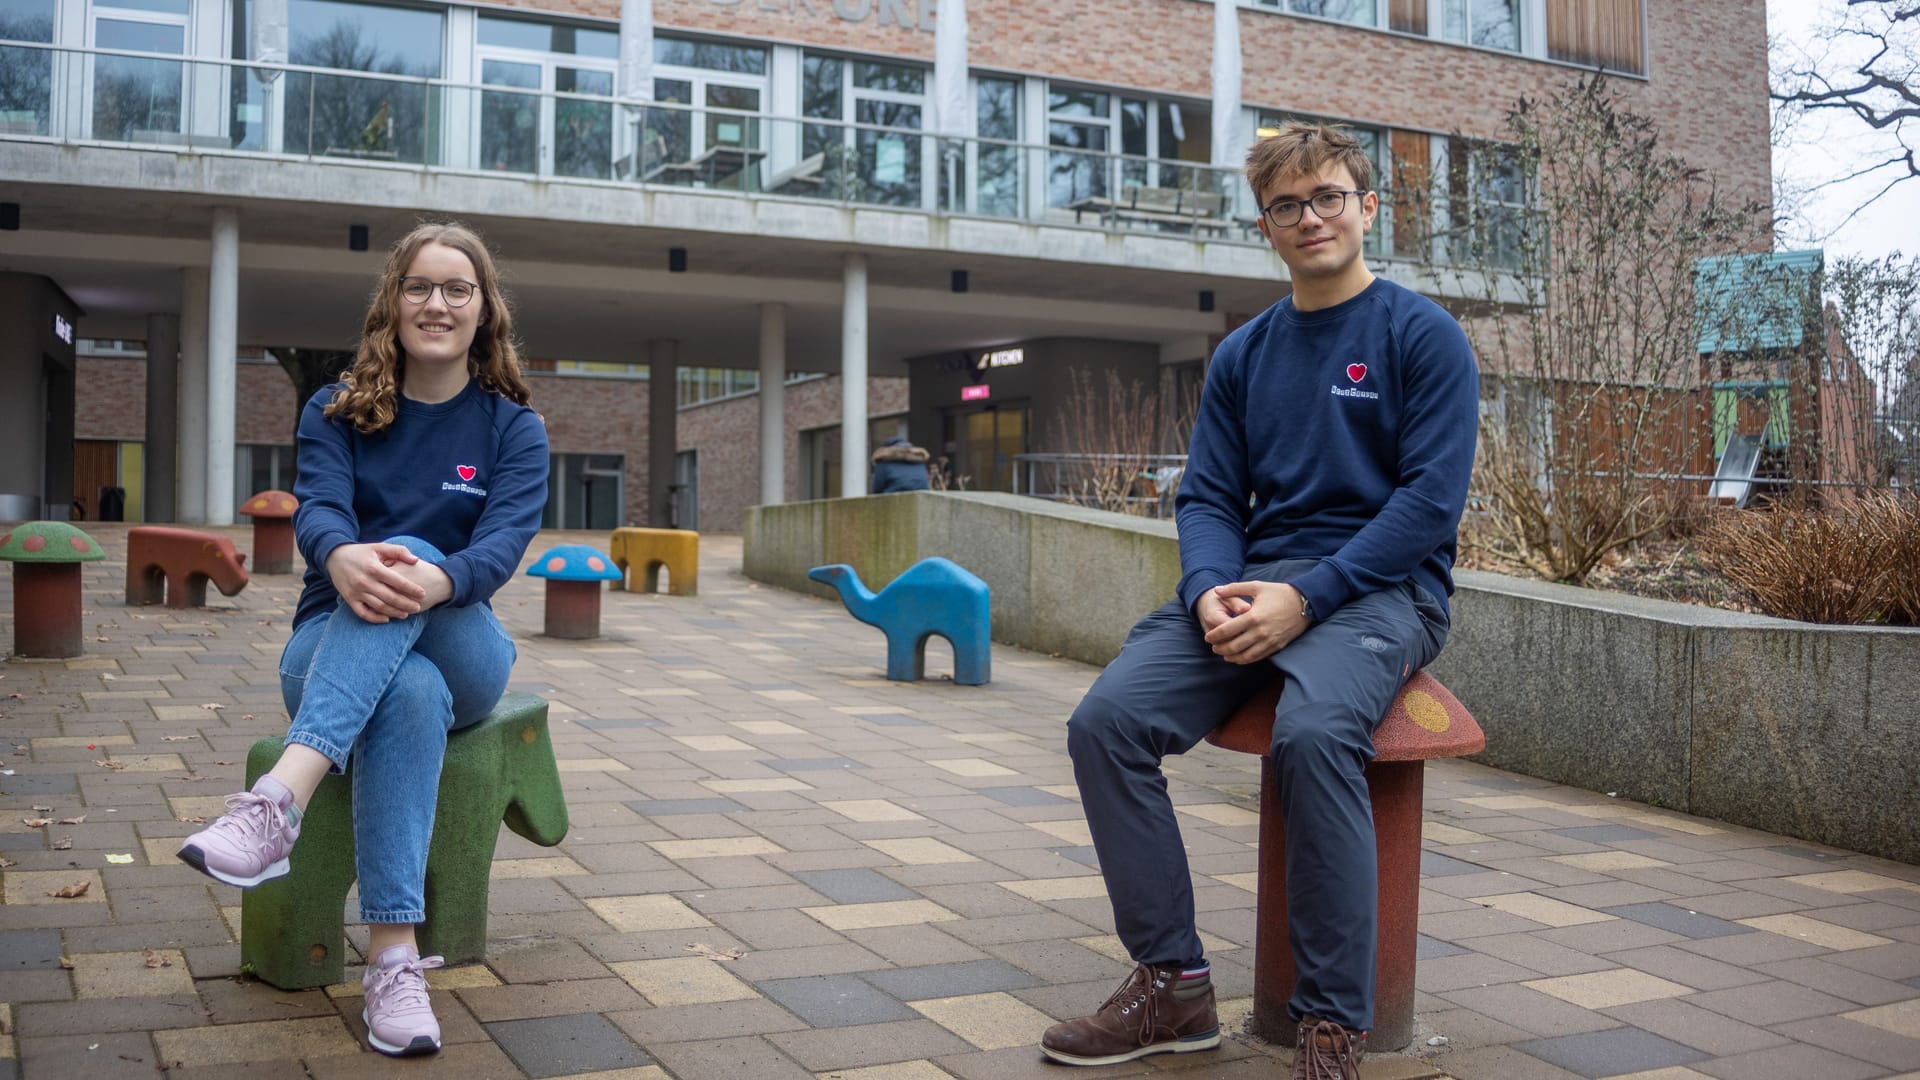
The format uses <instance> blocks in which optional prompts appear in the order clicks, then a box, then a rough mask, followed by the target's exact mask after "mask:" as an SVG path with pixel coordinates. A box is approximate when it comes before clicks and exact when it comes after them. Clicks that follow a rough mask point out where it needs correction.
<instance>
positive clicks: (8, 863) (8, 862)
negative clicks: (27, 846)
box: [0, 859, 20, 870]
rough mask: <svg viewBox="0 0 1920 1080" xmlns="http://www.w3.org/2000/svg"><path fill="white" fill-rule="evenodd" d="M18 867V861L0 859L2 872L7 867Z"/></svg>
mask: <svg viewBox="0 0 1920 1080" xmlns="http://www.w3.org/2000/svg"><path fill="white" fill-rule="evenodd" d="M19 865H20V860H18V859H0V870H4V869H6V868H7V867H9V866H19Z"/></svg>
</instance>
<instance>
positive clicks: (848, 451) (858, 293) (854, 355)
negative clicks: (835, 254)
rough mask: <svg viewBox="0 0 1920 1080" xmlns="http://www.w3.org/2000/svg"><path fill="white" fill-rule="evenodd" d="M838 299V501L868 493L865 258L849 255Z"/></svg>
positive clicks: (863, 256)
mask: <svg viewBox="0 0 1920 1080" xmlns="http://www.w3.org/2000/svg"><path fill="white" fill-rule="evenodd" d="M844 281H845V285H844V286H843V288H842V294H841V298H840V497H841V498H843V499H853V498H858V497H859V496H862V495H865V494H866V493H867V257H866V256H865V255H859V254H850V255H848V256H847V263H846V269H845V275H844Z"/></svg>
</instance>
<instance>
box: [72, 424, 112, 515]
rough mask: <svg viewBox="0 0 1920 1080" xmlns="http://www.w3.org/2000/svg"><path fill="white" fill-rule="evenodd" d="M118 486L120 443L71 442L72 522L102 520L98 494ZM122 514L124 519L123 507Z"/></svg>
mask: <svg viewBox="0 0 1920 1080" xmlns="http://www.w3.org/2000/svg"><path fill="white" fill-rule="evenodd" d="M119 486H120V444H119V443H117V442H110V441H106V440H101V439H75V440H74V441H73V519H74V520H75V521H104V520H106V519H105V518H103V517H101V514H100V511H101V498H100V493H101V491H102V490H103V489H106V488H115V487H119ZM120 505H121V507H122V508H123V509H122V511H121V513H122V516H123V517H124V516H125V510H124V506H125V504H124V503H122V504H120Z"/></svg>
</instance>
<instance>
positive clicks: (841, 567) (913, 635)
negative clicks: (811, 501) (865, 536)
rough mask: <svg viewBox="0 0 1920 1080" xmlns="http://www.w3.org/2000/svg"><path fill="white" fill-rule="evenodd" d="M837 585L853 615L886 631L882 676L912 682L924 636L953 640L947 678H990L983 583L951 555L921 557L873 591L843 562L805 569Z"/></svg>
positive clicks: (922, 664)
mask: <svg viewBox="0 0 1920 1080" xmlns="http://www.w3.org/2000/svg"><path fill="white" fill-rule="evenodd" d="M807 576H808V577H810V578H812V579H813V580H815V581H818V582H821V583H823V584H826V585H831V586H833V587H834V588H835V589H838V590H839V591H840V599H841V600H842V601H843V602H845V603H846V605H847V610H848V611H850V612H852V613H853V617H854V618H856V619H859V620H860V621H861V622H863V623H866V624H867V625H869V626H877V627H879V628H880V630H881V632H882V633H884V634H886V635H887V678H889V679H892V680H894V681H896V682H912V681H914V680H916V679H919V678H921V677H922V676H923V675H924V674H925V673H926V667H927V639H928V638H930V637H932V636H933V635H935V634H938V635H940V636H941V637H943V638H946V639H947V642H948V643H949V644H951V645H952V646H953V681H954V682H957V683H961V684H963V685H966V686H979V685H981V684H983V683H985V682H987V681H988V680H989V679H990V678H992V672H993V658H992V641H993V633H992V629H993V622H992V618H993V617H992V614H991V604H990V600H991V594H990V593H989V591H988V589H987V583H986V582H984V581H981V580H980V579H979V578H977V577H974V576H973V575H972V574H970V573H968V572H967V571H966V570H965V569H963V568H962V567H961V566H960V564H959V563H956V562H954V561H952V560H951V559H942V558H938V557H936V558H931V559H921V560H920V561H919V562H917V563H914V564H913V565H912V566H909V567H908V568H907V571H906V573H904V574H901V575H900V576H899V577H897V578H894V579H893V580H892V581H890V582H888V583H887V587H886V588H884V589H881V590H880V591H879V592H878V593H873V592H870V591H869V590H868V589H867V587H866V586H865V585H863V584H861V583H860V575H859V574H858V573H857V572H855V570H854V569H853V567H851V566H848V565H846V564H845V563H836V564H835V565H833V566H816V567H814V568H813V569H811V570H809V571H807Z"/></svg>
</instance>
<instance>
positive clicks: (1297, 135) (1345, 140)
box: [1247, 121, 1373, 201]
mask: <svg viewBox="0 0 1920 1080" xmlns="http://www.w3.org/2000/svg"><path fill="white" fill-rule="evenodd" d="M1329 165H1345V166H1346V167H1347V171H1348V172H1349V173H1352V174H1353V186H1354V187H1355V188H1357V189H1359V190H1361V191H1372V190H1373V159H1372V158H1370V157H1368V156H1367V150H1366V147H1363V146H1361V145H1360V140H1358V139H1356V138H1354V137H1353V136H1352V135H1351V134H1349V133H1348V129H1347V127H1346V126H1345V125H1344V124H1305V123H1300V122H1299V121H1291V122H1289V123H1288V124H1287V125H1286V126H1285V127H1283V128H1281V129H1280V132H1279V134H1277V135H1269V136H1267V137H1266V138H1264V139H1261V140H1260V141H1258V142H1256V143H1254V144H1253V146H1252V147H1251V148H1250V149H1248V151H1247V183H1248V184H1249V185H1251V186H1252V188H1253V197H1254V200H1255V201H1262V200H1264V199H1266V197H1267V192H1268V191H1269V190H1271V189H1272V187H1273V185H1274V184H1275V183H1277V182H1279V181H1280V180H1283V179H1291V178H1293V177H1296V176H1317V175H1319V173H1320V171H1321V170H1322V169H1325V168H1326V167H1327V166H1329Z"/></svg>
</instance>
